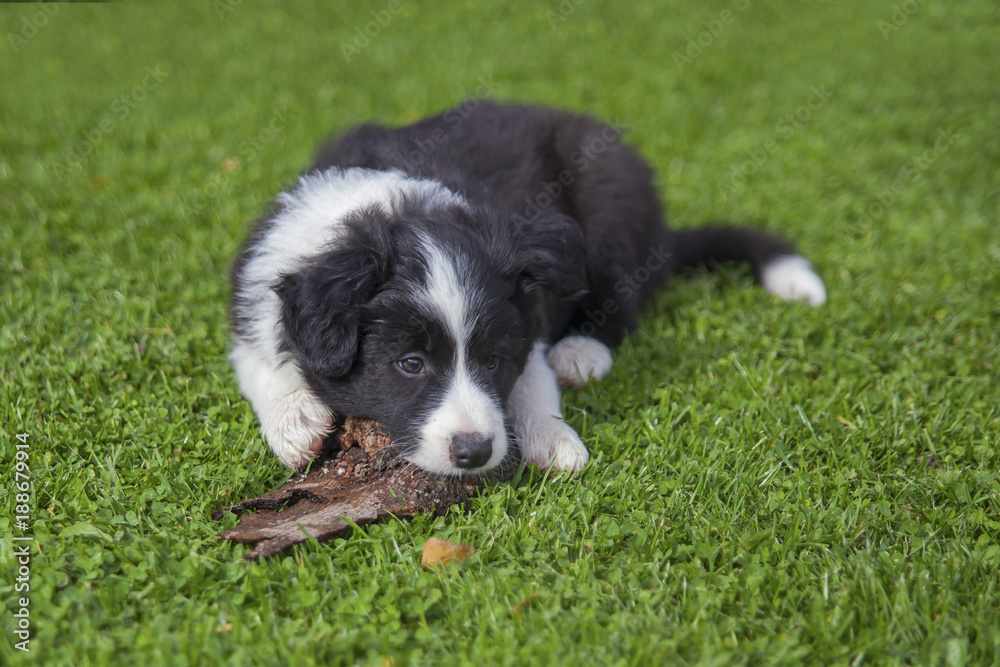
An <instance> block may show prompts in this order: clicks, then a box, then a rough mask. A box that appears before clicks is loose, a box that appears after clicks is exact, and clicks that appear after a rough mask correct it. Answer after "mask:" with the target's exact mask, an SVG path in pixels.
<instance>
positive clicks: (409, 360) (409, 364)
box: [396, 357, 424, 375]
mask: <svg viewBox="0 0 1000 667" xmlns="http://www.w3.org/2000/svg"><path fill="white" fill-rule="evenodd" d="M396 365H397V366H399V368H400V370H402V371H403V372H404V373H406V374H408V375H420V374H421V373H423V372H424V361H423V359H421V358H420V357H406V358H405V359H400V360H399V361H397V362H396Z"/></svg>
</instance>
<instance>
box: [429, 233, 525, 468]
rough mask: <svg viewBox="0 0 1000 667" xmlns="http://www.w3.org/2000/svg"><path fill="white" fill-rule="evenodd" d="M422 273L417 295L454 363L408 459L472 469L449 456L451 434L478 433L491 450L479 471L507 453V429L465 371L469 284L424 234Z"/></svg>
mask: <svg viewBox="0 0 1000 667" xmlns="http://www.w3.org/2000/svg"><path fill="white" fill-rule="evenodd" d="M422 245H423V250H424V253H425V257H426V258H427V277H426V280H425V284H424V288H423V293H422V294H421V295H420V296H421V297H422V299H423V301H424V302H425V304H426V306H427V307H428V308H429V309H430V310H431V311H432V312H433V313H434V314H435V315H437V316H438V317H440V319H441V322H442V324H443V325H444V328H445V331H446V332H447V335H448V336H449V337H450V338H451V342H452V345H453V347H454V349H455V357H454V359H453V362H454V365H453V366H452V367H451V368H450V369H439V371H442V372H448V371H450V379H449V382H448V385H447V388H446V389H445V393H444V397H443V399H442V401H441V403H440V404H439V405H438V407H437V408H435V409H434V411H433V412H431V413H430V415H428V417H427V421H426V423H425V424H424V426H423V428H421V430H420V444H419V446H418V447H417V450H416V452H414V453H413V454H411V455H410V456H409V459H410V461H412V462H413V463H416V464H417V465H418V466H420V467H421V468H423V469H424V470H428V471H430V472H438V473H443V474H463V473H469V472H476V471H475V470H466V469H462V468H458V467H457V466H456V465H455V463H454V462H453V461H452V458H451V442H452V439H453V438H454V437H455V436H457V435H460V434H478V435H481V436H484V437H491V438H492V439H493V455H492V456H491V457H490V460H489V461H488V462H487V463H486V465H484V466H483V468H481V469H480V470H488V469H490V468H493V467H495V466H497V465H498V464H499V463H500V461H502V460H503V458H504V457H505V456H506V455H507V431H506V428H505V426H504V417H503V410H502V409H501V407H500V405H499V402H498V401H497V399H495V398H494V397H492V396H490V395H489V394H487V393H486V392H485V391H484V390H483V388H482V387H480V386H479V385H478V384H477V383H476V382H475V380H474V379H473V376H472V374H471V373H470V372H469V363H470V361H471V360H470V359H469V355H468V350H467V347H468V343H469V334H470V332H471V329H472V327H473V326H474V324H475V320H476V317H475V309H476V303H477V298H476V297H477V295H476V292H475V291H474V289H475V288H473V287H472V286H470V285H469V284H468V283H467V282H463V281H462V280H461V279H460V277H459V274H458V270H457V267H456V264H455V262H456V261H461V257H456V258H455V259H452V257H450V256H449V255H448V254H447V253H445V251H444V250H443V249H442V248H439V247H437V246H436V245H434V243H433V241H431V240H430V239H424V241H423V244H422Z"/></svg>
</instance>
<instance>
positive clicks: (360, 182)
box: [230, 103, 826, 475]
mask: <svg viewBox="0 0 1000 667" xmlns="http://www.w3.org/2000/svg"><path fill="white" fill-rule="evenodd" d="M620 135H621V131H620V130H618V129H616V128H613V127H611V126H608V125H605V124H603V123H600V122H597V121H595V120H593V119H591V118H587V117H583V116H578V115H575V114H572V113H568V112H564V111H557V110H552V109H546V108H538V107H529V106H516V105H505V104H497V103H482V104H481V105H479V106H478V108H477V109H475V110H470V109H468V108H462V109H459V110H455V111H451V112H447V113H444V114H442V115H439V116H435V117H432V118H428V119H426V120H423V121H420V122H418V123H416V124H414V125H411V126H409V127H404V128H385V127H380V126H377V125H363V126H360V127H358V128H356V129H354V130H352V131H351V132H349V133H348V134H346V135H345V136H343V137H341V138H340V139H339V140H337V141H335V142H333V143H332V144H331V145H329V146H327V147H326V148H324V149H323V150H321V151H320V153H319V155H318V157H317V159H316V161H315V164H313V166H312V168H311V169H310V170H309V171H308V172H306V173H305V174H304V175H303V176H302V177H301V178H300V179H299V181H298V183H297V184H296V185H295V186H294V187H293V188H292V189H290V190H289V191H287V192H284V193H282V194H281V195H279V196H278V198H277V200H276V202H275V205H274V207H273V210H272V211H271V213H270V214H268V215H267V216H266V217H265V218H264V220H263V221H262V222H260V223H259V225H258V227H257V228H256V230H255V231H254V232H253V233H252V235H251V236H250V238H249V239H248V240H247V242H246V244H245V245H244V247H243V249H242V251H241V253H240V255H239V258H238V259H237V261H236V263H235V266H234V267H233V273H232V278H233V292H232V324H233V330H234V345H233V351H232V354H231V356H230V358H231V360H232V362H233V365H234V367H235V369H236V375H237V378H238V380H239V385H240V388H241V390H242V391H243V394H244V395H245V396H246V397H247V399H249V401H250V403H251V405H252V406H253V408H254V410H255V411H256V413H257V416H258V417H259V419H260V423H261V430H262V431H263V434H264V437H265V439H266V440H267V442H268V444H269V445H270V446H271V449H272V450H274V453H275V454H277V455H278V457H279V458H280V459H281V461H282V462H283V463H285V464H286V465H287V466H289V467H292V468H297V467H301V466H303V465H305V464H306V463H308V461H309V460H310V459H311V458H312V457H313V456H314V455H315V454H316V453H317V452H318V451H319V450H320V448H321V446H322V444H323V441H324V438H325V436H326V435H327V433H328V432H329V430H330V428H331V425H332V423H333V420H334V417H335V416H336V415H354V416H359V417H370V418H373V419H376V420H378V421H379V422H381V423H382V424H383V425H385V426H386V427H387V428H388V430H389V433H390V435H391V436H392V439H393V442H394V445H395V446H396V447H397V448H398V450H399V453H400V455H402V456H404V457H405V458H406V459H407V460H409V461H410V462H412V463H414V464H416V465H417V466H419V467H421V468H423V469H425V470H427V471H430V472H434V473H441V474H444V475H468V474H478V473H483V472H485V471H488V470H490V469H491V468H493V467H494V466H496V465H497V464H498V463H500V461H501V460H502V459H503V458H504V457H505V455H506V454H507V452H508V450H509V449H510V447H511V445H512V442H516V443H517V444H518V446H519V449H520V452H521V455H522V457H523V459H524V460H525V461H527V462H530V463H534V464H536V465H539V466H542V467H550V468H561V469H569V470H577V469H580V468H582V467H583V465H584V464H585V463H586V462H587V459H588V454H587V449H586V447H584V445H583V442H581V440H580V437H579V436H578V435H577V434H576V432H575V431H574V430H573V429H572V428H570V427H569V426H568V425H566V423H564V422H563V420H562V415H561V412H560V401H559V385H560V383H562V384H563V385H576V386H579V385H581V384H583V383H585V382H587V381H589V380H592V379H601V378H603V377H605V376H606V375H607V374H608V372H609V370H610V369H611V348H613V347H614V346H615V345H616V344H617V343H618V342H619V341H620V340H621V339H622V336H623V335H624V334H625V333H627V332H628V331H630V330H632V329H633V328H634V327H635V326H636V323H637V318H638V316H639V313H640V310H641V308H642V306H643V304H644V303H646V302H647V300H648V299H649V297H650V296H651V295H652V294H653V293H654V292H655V290H657V289H658V288H660V287H662V285H663V283H664V282H665V281H666V280H667V278H669V277H670V276H671V275H673V274H674V273H676V272H677V270H678V269H680V268H681V267H684V266H695V265H708V266H712V265H714V264H715V263H719V262H729V261H735V262H746V263H749V264H750V266H751V268H752V270H753V272H754V275H755V276H756V277H757V279H758V280H759V281H760V283H761V284H762V285H763V286H764V288H765V289H767V290H768V291H770V292H773V293H774V294H777V295H778V296H780V297H782V298H784V299H803V300H806V301H808V302H809V303H813V304H818V303H822V302H823V301H824V300H825V298H826V294H825V289H824V286H823V282H822V281H821V280H820V279H819V277H818V276H817V275H816V274H815V273H814V272H813V271H812V270H811V268H810V265H809V263H808V262H807V261H806V260H805V259H803V258H802V257H799V256H798V255H796V254H794V252H793V250H792V248H791V246H790V245H789V244H788V243H786V242H785V241H783V240H781V239H780V238H776V237H773V236H768V235H764V234H760V233H756V232H752V231H747V230H743V229H739V228H734V227H726V226H709V227H704V228H700V229H696V230H686V231H678V232H671V231H668V230H667V229H666V227H665V226H664V220H663V214H662V210H661V206H660V203H659V200H658V198H657V195H656V192H655V189H654V186H653V181H652V172H651V170H650V168H649V167H648V166H647V165H646V163H645V162H644V161H643V160H642V158H640V157H639V155H638V154H637V153H636V151H635V150H633V149H632V148H630V147H629V146H627V145H625V144H623V143H620V141H619V138H620Z"/></svg>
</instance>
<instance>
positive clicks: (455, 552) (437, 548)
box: [420, 537, 473, 567]
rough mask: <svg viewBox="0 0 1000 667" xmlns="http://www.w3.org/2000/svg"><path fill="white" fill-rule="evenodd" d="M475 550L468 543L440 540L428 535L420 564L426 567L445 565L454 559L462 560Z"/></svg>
mask: <svg viewBox="0 0 1000 667" xmlns="http://www.w3.org/2000/svg"><path fill="white" fill-rule="evenodd" d="M472 552H473V548H472V547H470V546H469V545H468V544H459V543H457V542H448V541H447V540H439V539H438V538H436V537H428V538H427V541H426V542H424V553H423V555H422V556H421V557H420V564H421V565H423V566H424V567H432V566H434V565H444V564H445V563H450V562H451V561H453V560H456V561H461V560H465V558H466V557H467V556H468V555H469V554H471V553H472Z"/></svg>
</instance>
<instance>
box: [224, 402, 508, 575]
mask: <svg viewBox="0 0 1000 667" xmlns="http://www.w3.org/2000/svg"><path fill="white" fill-rule="evenodd" d="M331 443H332V444H333V445H334V448H335V451H334V452H333V453H332V454H331V455H329V456H325V457H324V458H322V459H320V460H317V461H315V462H313V464H312V468H311V471H310V472H309V473H308V474H306V475H296V476H295V477H294V478H292V479H291V480H289V481H288V482H287V483H286V484H284V485H283V486H281V487H279V488H278V489H275V490H274V491H271V492H270V493H265V494H264V495H262V496H259V497H257V498H252V499H250V500H246V501H243V502H241V503H238V504H236V505H232V506H230V507H225V508H223V509H219V510H216V511H215V512H213V513H212V518H213V519H215V520H219V519H221V518H222V517H223V516H224V514H225V512H233V513H235V514H239V515H240V519H239V523H238V524H237V525H236V526H235V527H233V528H230V529H229V530H225V531H223V532H221V533H219V535H220V536H221V537H223V538H225V539H227V540H232V541H234V542H242V543H244V544H253V545H254V548H253V550H251V551H250V553H249V554H247V556H246V558H247V560H256V559H257V558H261V557H265V558H266V557H268V556H271V555H273V554H276V553H278V552H280V551H283V550H285V549H287V548H288V547H291V546H292V545H295V544H298V543H300V542H305V541H306V540H308V539H309V538H310V537H313V538H315V539H317V540H319V541H320V542H323V541H326V540H330V539H333V538H335V537H339V536H341V535H344V534H345V533H347V532H348V531H349V530H350V529H351V527H352V525H351V524H352V523H353V524H357V525H359V526H360V525H364V524H366V523H371V522H373V521H380V520H383V519H386V518H389V517H413V516H416V515H417V514H435V515H438V516H440V515H442V514H444V513H445V512H447V511H448V508H449V507H451V506H452V505H465V504H466V503H467V502H468V500H469V498H471V497H472V495H473V494H474V493H475V492H476V490H477V488H479V486H480V485H481V483H482V481H483V480H482V479H479V478H464V479H455V478H448V477H441V476H437V475H431V474H429V473H426V472H424V471H422V470H420V469H419V468H417V467H416V466H414V465H413V464H411V463H407V462H406V461H405V460H404V459H402V458H400V457H396V456H395V455H394V452H393V448H392V446H391V441H390V440H389V438H388V436H387V435H386V433H385V431H384V430H383V429H382V427H381V426H380V425H379V424H377V423H376V422H373V421H371V420H367V419H354V418H351V417H348V418H347V419H346V420H344V422H343V424H342V425H340V426H339V427H338V428H337V430H336V431H335V432H334V433H333V434H332V435H331V436H330V438H329V439H328V441H327V445H328V446H329V445H330V444H331ZM517 458H518V457H517V452H516V451H512V452H510V453H509V454H508V456H507V458H506V459H505V460H504V462H503V463H502V464H501V465H500V466H498V467H497V468H496V469H494V470H491V471H490V475H489V476H490V477H492V478H494V479H501V480H504V479H510V477H511V475H512V474H513V472H514V470H515V469H516V467H517V464H516V461H517ZM348 520H349V521H350V523H349V522H348Z"/></svg>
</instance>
